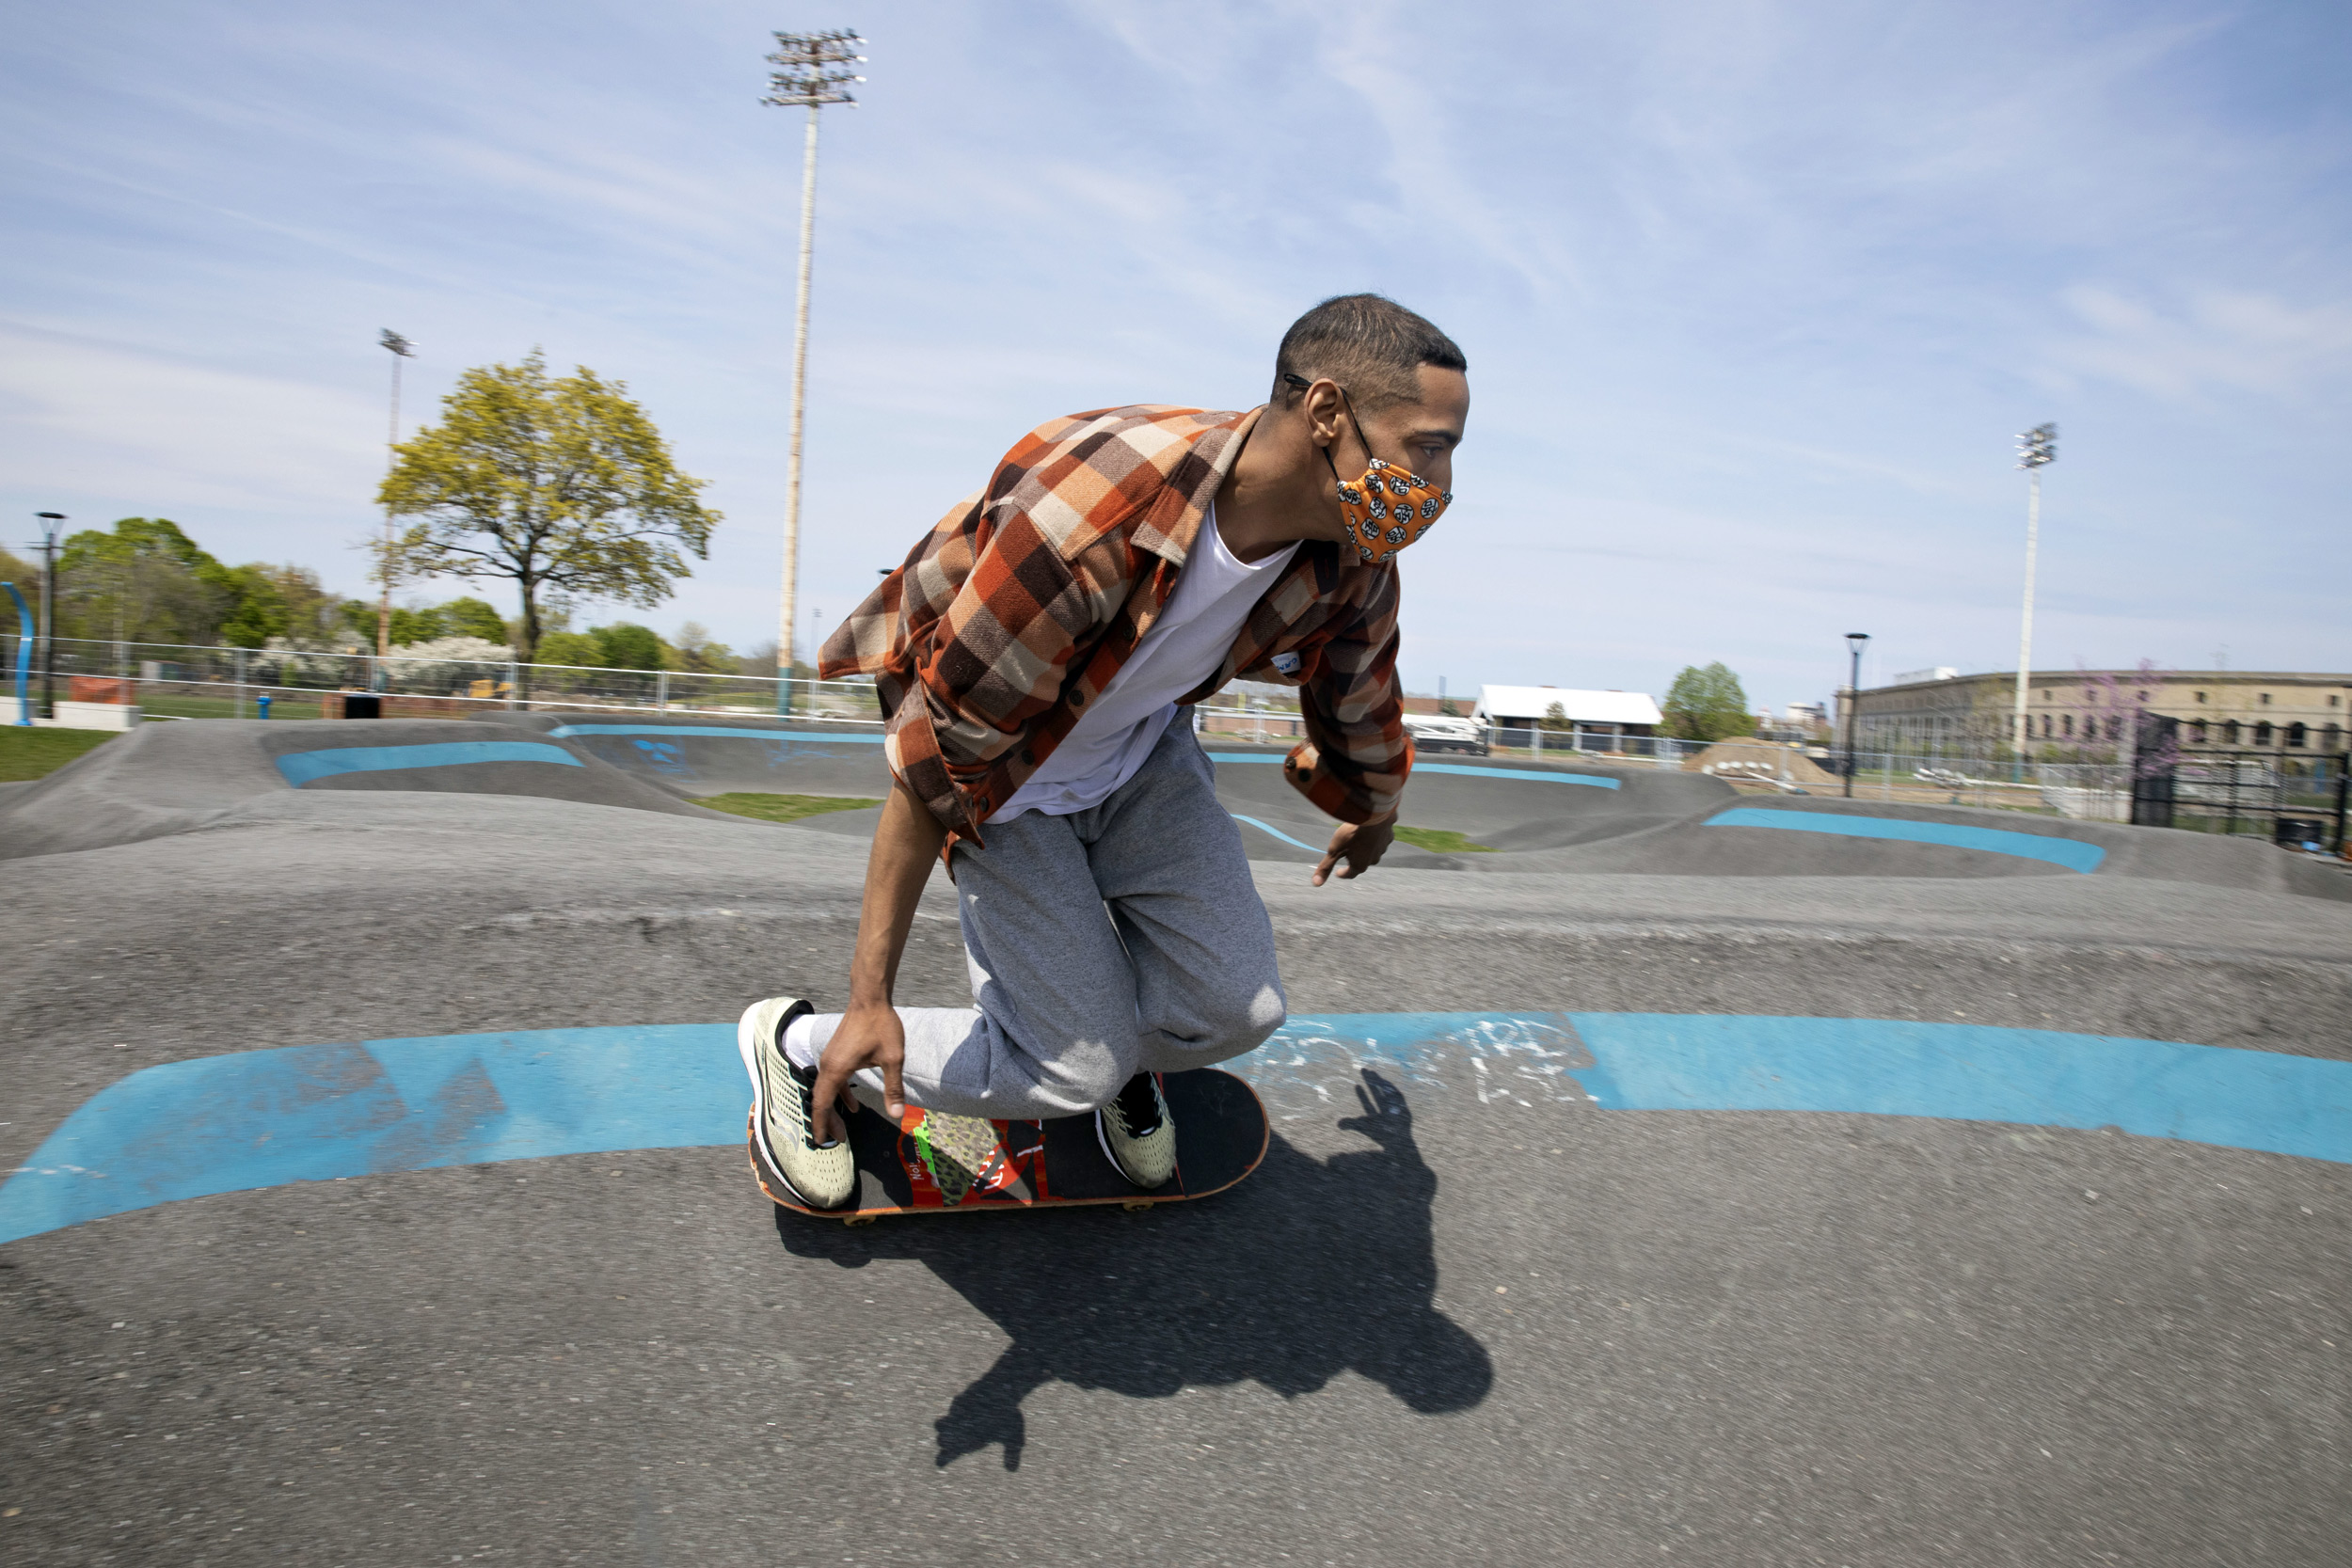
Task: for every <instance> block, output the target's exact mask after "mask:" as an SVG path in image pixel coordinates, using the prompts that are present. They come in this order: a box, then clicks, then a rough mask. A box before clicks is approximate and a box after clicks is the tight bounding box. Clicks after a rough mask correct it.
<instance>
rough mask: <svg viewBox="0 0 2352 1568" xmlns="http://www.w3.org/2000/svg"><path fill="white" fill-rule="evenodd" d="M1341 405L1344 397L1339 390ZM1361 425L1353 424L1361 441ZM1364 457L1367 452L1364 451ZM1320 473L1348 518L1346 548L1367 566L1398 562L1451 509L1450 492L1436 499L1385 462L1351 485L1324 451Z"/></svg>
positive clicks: (1296, 382)
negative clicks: (1398, 556)
mask: <svg viewBox="0 0 2352 1568" xmlns="http://www.w3.org/2000/svg"><path fill="white" fill-rule="evenodd" d="M1282 379H1283V380H1284V381H1286V382H1288V383H1290V385H1292V386H1294V387H1296V388H1301V389H1304V388H1308V387H1311V386H1312V385H1314V384H1313V383H1312V382H1311V381H1309V380H1307V379H1306V378H1305V377H1304V376H1297V375H1285V376H1284V377H1283V378H1282ZM1340 397H1341V398H1342V400H1345V398H1346V397H1347V393H1346V392H1345V391H1344V390H1342V392H1341V393H1340ZM1347 417H1348V418H1349V419H1351V420H1354V419H1355V418H1356V408H1355V405H1354V404H1348V408H1347ZM1363 428H1364V427H1363V423H1362V421H1361V420H1358V421H1357V425H1356V431H1357V434H1358V436H1359V437H1360V436H1361V435H1362V434H1363ZM1366 450H1367V451H1369V450H1370V449H1369V448H1367V449H1366ZM1323 463H1324V467H1327V468H1329V469H1330V470H1331V483H1332V484H1333V485H1334V486H1335V487H1336V488H1337V489H1338V491H1339V497H1340V510H1341V511H1342V512H1343V513H1345V514H1346V515H1347V531H1348V533H1349V535H1350V539H1349V542H1350V543H1351V544H1353V545H1354V546H1356V555H1357V559H1359V560H1360V561H1362V562H1364V564H1365V565H1367V566H1385V565H1387V564H1388V563H1389V562H1391V561H1393V560H1395V559H1396V552H1397V551H1399V550H1401V549H1403V548H1404V547H1405V546H1407V545H1409V544H1411V543H1412V542H1413V541H1414V540H1416V539H1419V538H1420V537H1421V536H1422V534H1424V533H1426V532H1428V531H1429V525H1430V524H1432V523H1434V522H1436V521H1437V520H1438V517H1440V516H1441V515H1444V513H1445V509H1446V508H1447V507H1449V506H1451V505H1453V504H1454V492H1453V491H1451V490H1448V491H1446V492H1444V493H1442V494H1440V493H1439V492H1438V487H1437V486H1436V485H1434V484H1432V483H1429V482H1428V481H1427V480H1425V479H1423V478H1422V477H1421V476H1420V475H1419V474H1414V473H1407V472H1406V470H1404V469H1403V468H1400V467H1395V466H1394V465H1392V464H1390V463H1388V462H1385V461H1383V460H1382V459H1380V458H1377V457H1375V458H1374V459H1373V460H1372V467H1369V468H1366V469H1365V470H1364V473H1363V477H1362V478H1361V479H1359V480H1357V481H1356V482H1355V483H1352V484H1351V483H1348V482H1347V481H1346V480H1343V479H1342V478H1341V477H1340V468H1339V465H1338V464H1336V463H1334V462H1332V461H1331V449H1330V448H1329V447H1326V448H1324V449H1323Z"/></svg>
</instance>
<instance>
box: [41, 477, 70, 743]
mask: <svg viewBox="0 0 2352 1568" xmlns="http://www.w3.org/2000/svg"><path fill="white" fill-rule="evenodd" d="M34 515H35V516H37V517H39V518H40V716H41V717H42V718H43V719H55V718H56V716H57V525H58V524H59V523H62V522H64V521H65V514H64V513H62V512H37V513H35V514H34Z"/></svg>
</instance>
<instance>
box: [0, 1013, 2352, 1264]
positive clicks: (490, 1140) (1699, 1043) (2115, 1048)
mask: <svg viewBox="0 0 2352 1568" xmlns="http://www.w3.org/2000/svg"><path fill="white" fill-rule="evenodd" d="M1587 1051H1589V1052H1590V1060H1591V1063H1592V1065H1590V1066H1581V1065H1580V1064H1581V1063H1582V1062H1584V1061H1585V1060H1586V1057H1585V1054H1584V1053H1585V1052H1587ZM1450 1056H1452V1057H1467V1058H1469V1059H1470V1060H1471V1062H1472V1063H1473V1064H1474V1066H1475V1069H1476V1071H1475V1077H1476V1080H1477V1082H1478V1084H1479V1085H1480V1092H1481V1097H1482V1098H1486V1094H1487V1092H1488V1088H1489V1086H1491V1087H1492V1088H1493V1089H1494V1090H1495V1092H1497V1093H1502V1094H1515V1093H1516V1094H1519V1095H1520V1097H1524V1093H1535V1094H1540V1095H1542V1096H1543V1097H1544V1098H1548V1099H1552V1100H1561V1099H1568V1098H1574V1099H1576V1100H1580V1101H1587V1102H1589V1103H1596V1104H1597V1105H1599V1106H1600V1107H1601V1108H1603V1109H1607V1110H1613V1111H1677V1110H1708V1111H1724V1110H1729V1111H1812V1112H1844V1113H1853V1114H1863V1115H1875V1116H1905V1117H1947V1118H1961V1119H1967V1120H1985V1121H2003V1122H2015V1123H2022V1124H2025V1125H2029V1126H2040V1127H2071V1128H2097V1127H2107V1126H2114V1127H2119V1128H2122V1130H2123V1131H2125V1132H2136V1133H2139V1134H2142V1135H2144V1136H2148V1137H2158V1138H2173V1139H2180V1140H2185V1141H2188V1142H2195V1143H2205V1144H2217V1145H2220V1146H2223V1147H2225V1148H2249V1149H2258V1150H2263V1151H2265V1152H2269V1153H2277V1154H2292V1155H2301V1156H2305V1157H2308V1158H2312V1159H2319V1160H2329V1161H2335V1162H2338V1163H2344V1164H2352V1063H2344V1062H2331V1061H2321V1060H2317V1059H2315V1058H2312V1057H2308V1056H2288V1055H2281V1054H2277V1053H2270V1052H2261V1051H2239V1050H2232V1049H2226V1048H2222V1047H2217V1046H2202V1045H2183V1044H2179V1043H2176V1042H2173V1041H2169V1040H2145V1039H2124V1038H2114V1037H2106V1036H2099V1035H2074V1034H2062V1033H2058V1032H2057V1031H2054V1030H2041V1029H1996V1028H1986V1027H1981V1026H1978V1025H1974V1024H1953V1023H1910V1022H1891V1021H1885V1020H1874V1019H1819V1018H1760V1017H1758V1018H1751V1017H1740V1016H1724V1015H1716V1014H1670V1013H1566V1014H1562V1013H1355V1014H1318V1015H1313V1016H1304V1017H1298V1018H1294V1019H1292V1020H1291V1021H1290V1022H1289V1023H1287V1024H1286V1025H1285V1026H1284V1027H1283V1028H1282V1029H1281V1031H1280V1032H1279V1033H1278V1034H1277V1035H1276V1036H1275V1037H1274V1038H1272V1039H1271V1040H1269V1041H1267V1043H1266V1044H1265V1046H1264V1047H1263V1048H1262V1049H1261V1050H1260V1051H1259V1052H1258V1053H1256V1054H1255V1055H1254V1056H1252V1057H1250V1058H1249V1059H1248V1060H1247V1061H1245V1062H1241V1063H1236V1064H1232V1065H1234V1066H1237V1067H1240V1068H1241V1069H1243V1070H1244V1071H1245V1072H1246V1073H1247V1074H1248V1076H1250V1077H1252V1078H1255V1079H1258V1080H1259V1081H1261V1082H1263V1083H1269V1084H1272V1083H1278V1082H1280V1081H1283V1080H1285V1079H1288V1080H1292V1081H1307V1082H1311V1083H1314V1084H1316V1085H1318V1086H1327V1085H1324V1080H1326V1079H1328V1078H1330V1077H1332V1076H1335V1075H1344V1076H1345V1077H1348V1078H1352V1077H1353V1076H1354V1073H1355V1070H1356V1069H1357V1068H1359V1066H1364V1065H1370V1066H1375V1067H1380V1066H1386V1067H1390V1068H1393V1069H1402V1070H1405V1071H1407V1072H1410V1071H1416V1070H1422V1069H1428V1068H1431V1067H1434V1066H1436V1065H1438V1064H1440V1063H1441V1062H1442V1061H1443V1060H1445V1059H1446V1058H1448V1057H1450ZM1513 1085H1518V1090H1515V1089H1514V1087H1513ZM1569 1085H1574V1088H1573V1094H1572V1095H1571V1094H1570V1093H1567V1092H1563V1091H1565V1090H1566V1089H1567V1088H1568V1087H1569ZM1343 1093H1344V1090H1343ZM749 1096H750V1090H749V1085H746V1084H745V1082H744V1080H743V1077H742V1067H741V1064H740V1061H739V1058H738V1057H737V1055H736V1053H735V1029H734V1025H732V1024H727V1023H682V1024H647V1025H638V1026H631V1027H621V1028H603V1029H547V1030H524V1031H515V1032H510V1033H504V1034H490V1035H441V1036H432V1037H423V1038H417V1039H391V1040H373V1041H370V1042H368V1043H366V1044H364V1045H318V1046H299V1047H293V1048H288V1049H281V1050H272V1051H251V1052H244V1053H237V1054H233V1055H226V1056H204V1057H198V1058H196V1059H194V1060H191V1061H185V1062H174V1063H170V1064H167V1065H166V1066H162V1067H154V1068H148V1069H144V1070H142V1071H139V1072H135V1073H133V1074H131V1075H130V1076H129V1077H127V1078H124V1079H122V1080H120V1081H119V1082H118V1083H115V1084H112V1085H108V1086H107V1087H105V1088H103V1089H101V1090H100V1091H99V1092H98V1093H97V1094H95V1095H93V1096H91V1097H90V1098H89V1099H88V1100H87V1101H84V1102H83V1104H82V1105H81V1107H80V1108H79V1109H77V1110H76V1111H74V1113H73V1114H72V1116H71V1117H67V1118H66V1121H65V1123H64V1125H62V1126H61V1127H59V1128H58V1129H57V1130H56V1132H53V1133H51V1134H50V1136H49V1137H48V1138H47V1139H46V1140H45V1141H43V1143H42V1144H41V1146H40V1148H39V1150H37V1151H36V1152H35V1154H34V1155H33V1158H32V1160H31V1161H30V1162H29V1163H28V1164H25V1165H24V1166H22V1167H20V1168H19V1169H18V1170H17V1171H16V1172H15V1173H14V1174H13V1176H12V1177H11V1179H10V1180H8V1184H7V1185H6V1186H5V1187H0V1242H9V1241H16V1240H19V1239H21V1238H23V1237H26V1236H34V1235H39V1234H40V1233H41V1232H43V1231H48V1230H55V1229H58V1228H60V1227H65V1226H70V1225H77V1224H80V1223H82V1222H84V1221H87V1220H93V1219H99V1218H102V1217H103V1216H105V1215H108V1214H119V1213H124V1212H130V1211H132V1210H136V1209H145V1208H150V1207H152V1206H154V1205H156V1204H161V1203H170V1202H175V1201H178V1200H180V1199H182V1198H191V1197H201V1196H208V1195H212V1194H216V1193H230V1192H242V1191H247V1190H251V1189H255V1188H262V1187H274V1186H279V1185H283V1184H285V1183H288V1182H294V1181H320V1180H330V1179H334V1178H339V1177H356V1176H365V1175H369V1174H372V1173H375V1172H381V1171H399V1170H423V1169H429V1168H433V1167H437V1166H445V1165H460V1164H481V1163H485V1162H491V1161H500V1160H526V1159H536V1158H540V1157H544V1156H548V1155H557V1154H585V1153H601V1152H607V1151H611V1150H615V1149H625V1148H693V1147H702V1146H709V1145H725V1144H731V1143H733V1142H735V1141H736V1139H738V1138H739V1137H740V1136H741V1135H742V1127H743V1114H744V1107H745V1105H746V1104H747V1103H748V1102H749ZM1588 1097H1589V1100H1588Z"/></svg>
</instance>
